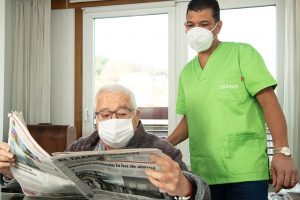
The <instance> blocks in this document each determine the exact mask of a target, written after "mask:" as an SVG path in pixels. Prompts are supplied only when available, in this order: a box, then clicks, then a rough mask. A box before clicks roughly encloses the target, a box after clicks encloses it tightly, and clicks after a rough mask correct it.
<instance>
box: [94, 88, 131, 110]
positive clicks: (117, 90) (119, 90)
mask: <svg viewBox="0 0 300 200" xmlns="http://www.w3.org/2000/svg"><path fill="white" fill-rule="evenodd" d="M103 92H113V93H122V94H125V95H127V96H128V97H129V99H130V101H131V102H130V103H131V106H132V107H131V108H132V109H136V107H137V106H136V101H135V97H134V94H133V92H132V91H131V90H129V89H128V88H126V87H124V86H122V85H120V84H110V85H105V86H103V87H101V88H100V89H99V90H98V92H97V95H96V99H97V98H98V97H99V95H101V94H102V93H103Z"/></svg>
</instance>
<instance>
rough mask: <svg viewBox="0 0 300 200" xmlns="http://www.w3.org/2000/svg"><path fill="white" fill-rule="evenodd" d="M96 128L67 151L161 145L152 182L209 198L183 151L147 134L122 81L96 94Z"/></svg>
mask: <svg viewBox="0 0 300 200" xmlns="http://www.w3.org/2000/svg"><path fill="white" fill-rule="evenodd" d="M96 120H97V131H95V132H94V133H92V134H91V135H89V136H87V137H82V138H80V139H78V140H77V141H75V142H74V143H73V144H71V146H69V147H68V148H67V149H66V151H91V150H111V149H119V148H159V149H161V150H162V152H163V153H164V154H163V155H156V154H155V155H152V157H151V158H152V160H153V161H154V162H155V163H156V164H157V165H159V166H160V169H161V170H160V171H155V170H146V171H145V173H146V175H147V176H148V178H149V180H150V182H151V183H152V184H153V185H155V186H157V187H158V188H160V189H161V190H164V191H166V193H167V195H165V198H166V199H173V197H174V196H180V197H191V198H192V199H199V200H200V199H210V193H209V189H208V186H207V185H206V184H205V183H204V182H203V181H202V180H201V179H200V178H199V177H197V176H195V175H193V174H191V173H190V172H188V171H187V167H186V165H185V164H184V163H183V161H182V154H181V152H180V151H179V150H178V149H176V148H175V147H174V146H172V145H171V144H170V143H168V142H167V141H165V140H163V139H161V138H159V137H157V136H155V135H151V134H148V133H147V132H146V131H145V129H144V127H143V125H142V123H141V121H140V113H139V111H138V109H137V107H136V102H135V98H134V95H133V94H132V92H131V91H130V90H128V89H127V88H125V87H123V86H121V85H109V86H106V87H103V88H101V89H100V90H99V91H98V93H97V95H96ZM8 149H9V148H8V145H7V144H6V143H1V144H0V172H2V173H3V174H5V176H4V178H12V176H11V173H10V171H9V168H8V167H9V166H11V163H13V162H14V159H13V155H12V154H11V153H9V150H8Z"/></svg>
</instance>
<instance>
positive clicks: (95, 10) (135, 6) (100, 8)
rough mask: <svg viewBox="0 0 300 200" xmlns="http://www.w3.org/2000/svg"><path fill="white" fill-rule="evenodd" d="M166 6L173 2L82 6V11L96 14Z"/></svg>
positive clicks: (171, 4)
mask: <svg viewBox="0 0 300 200" xmlns="http://www.w3.org/2000/svg"><path fill="white" fill-rule="evenodd" d="M167 7H175V2H174V1H164V2H150V3H135V4H125V5H113V6H98V7H88V8H83V10H84V13H95V14H96V15H98V14H102V13H103V12H113V11H125V12H126V11H127V12H130V11H132V10H134V11H138V10H142V9H155V8H167ZM128 14H129V13H128ZM126 16H128V15H126Z"/></svg>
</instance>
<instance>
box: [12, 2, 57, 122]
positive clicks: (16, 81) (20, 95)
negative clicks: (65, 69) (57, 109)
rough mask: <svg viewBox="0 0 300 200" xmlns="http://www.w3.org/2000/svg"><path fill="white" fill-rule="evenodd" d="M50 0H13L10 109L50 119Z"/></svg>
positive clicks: (29, 117)
mask: <svg viewBox="0 0 300 200" xmlns="http://www.w3.org/2000/svg"><path fill="white" fill-rule="evenodd" d="M50 19H51V1H50V0H42V1H41V0H13V80H12V81H13V88H12V109H13V110H17V111H21V112H22V113H23V116H24V118H25V121H26V123H27V124H36V123H39V122H50Z"/></svg>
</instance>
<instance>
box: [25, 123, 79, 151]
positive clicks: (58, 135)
mask: <svg viewBox="0 0 300 200" xmlns="http://www.w3.org/2000/svg"><path fill="white" fill-rule="evenodd" d="M27 128H28V130H29V132H30V134H31V135H32V137H33V138H34V139H35V140H36V142H37V143H38V144H39V145H40V146H41V147H42V148H43V149H44V150H45V151H46V152H48V153H49V154H50V153H53V152H61V151H64V150H65V149H66V148H67V147H68V146H69V145H70V144H71V143H72V142H74V141H75V140H76V128H75V127H74V126H72V125H52V124H38V125H27Z"/></svg>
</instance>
